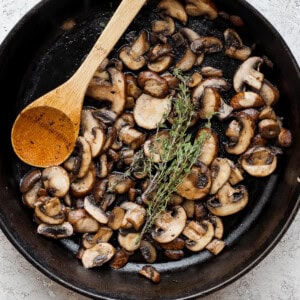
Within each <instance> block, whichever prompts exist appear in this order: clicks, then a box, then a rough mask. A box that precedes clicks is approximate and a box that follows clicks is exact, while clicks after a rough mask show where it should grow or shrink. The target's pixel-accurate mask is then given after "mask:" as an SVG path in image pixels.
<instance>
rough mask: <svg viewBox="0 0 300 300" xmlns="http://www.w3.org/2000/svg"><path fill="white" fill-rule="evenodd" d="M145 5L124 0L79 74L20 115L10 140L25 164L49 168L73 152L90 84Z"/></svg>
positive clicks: (143, 1) (133, 0)
mask: <svg viewBox="0 0 300 300" xmlns="http://www.w3.org/2000/svg"><path fill="white" fill-rule="evenodd" d="M145 2H146V0H123V1H122V2H121V4H120V5H119V7H118V9H117V10H116V12H115V13H114V15H113V17H112V18H111V20H110V21H109V23H108V24H107V26H106V28H105V29H104V31H103V32H102V34H101V36H100V37H99V39H98V40H97V42H96V43H95V45H94V47H93V48H92V50H91V51H90V53H89V54H88V56H87V58H86V59H85V61H84V62H83V64H82V65H81V66H80V68H79V69H78V70H77V71H76V73H75V74H74V75H73V76H72V77H71V78H70V79H69V80H68V81H66V82H65V83H63V84H62V85H60V86H59V87H57V88H56V89H54V90H52V91H51V92H49V93H47V94H46V95H44V96H42V97H40V98H38V99H37V100H35V101H34V102H32V103H31V104H29V105H28V106H27V107H26V108H24V109H23V110H22V112H21V113H20V114H19V115H18V117H17V118H16V120H15V123H14V125H13V128H12V132H11V141H12V146H13V149H14V151H15V153H16V154H17V156H18V157H19V158H20V159H21V160H22V161H24V162H25V163H27V164H29V165H32V166H36V167H48V166H51V165H59V164H61V163H62V162H63V161H65V160H66V159H67V158H68V156H69V155H70V154H71V153H72V151H73V149H74V146H75V142H76V139H77V136H78V132H79V126H80V115H81V109H82V105H83V100H84V95H85V92H86V89H87V87H88V84H89V82H90V80H91V78H92V77H93V74H94V73H95V71H96V70H97V68H98V66H99V65H100V63H101V62H102V61H103V60H104V59H105V58H106V57H107V55H108V54H109V53H110V51H111V50H112V49H113V47H114V46H115V44H116V43H117V42H118V40H119V39H120V37H121V36H122V34H123V33H124V32H125V30H126V29H127V27H128V26H129V24H130V23H131V22H132V20H133V19H134V18H135V16H136V15H137V13H138V12H139V11H140V9H141V8H142V6H143V5H144V4H145Z"/></svg>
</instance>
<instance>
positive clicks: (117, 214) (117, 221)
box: [107, 206, 125, 230]
mask: <svg viewBox="0 0 300 300" xmlns="http://www.w3.org/2000/svg"><path fill="white" fill-rule="evenodd" d="M124 216H125V210H124V209H123V208H121V207H119V206H116V207H114V209H113V210H112V211H111V213H110V214H109V216H108V223H107V225H108V226H109V227H110V228H111V229H113V230H118V229H120V228H121V225H122V223H123V219H124Z"/></svg>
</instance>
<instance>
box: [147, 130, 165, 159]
mask: <svg viewBox="0 0 300 300" xmlns="http://www.w3.org/2000/svg"><path fill="white" fill-rule="evenodd" d="M168 132H169V131H168V130H162V131H159V132H158V133H156V134H154V135H152V136H151V137H150V138H149V139H148V140H147V141H146V142H145V144H144V153H145V155H146V157H149V158H151V160H152V161H153V162H155V163H159V162H161V153H162V147H163V142H164V141H165V140H167V139H168V138H169V133H168Z"/></svg>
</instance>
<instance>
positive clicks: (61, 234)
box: [37, 222, 73, 239]
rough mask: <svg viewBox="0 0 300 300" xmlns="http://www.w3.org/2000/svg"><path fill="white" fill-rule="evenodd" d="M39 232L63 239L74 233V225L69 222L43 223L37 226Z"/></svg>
mask: <svg viewBox="0 0 300 300" xmlns="http://www.w3.org/2000/svg"><path fill="white" fill-rule="evenodd" d="M37 233H38V234H41V235H44V236H46V237H49V238H52V239H62V238H67V237H69V236H71V235H72V234H73V227H72V225H71V224H70V223H68V222H64V223H62V224H59V225H49V224H45V223H41V224H40V225H39V226H38V228H37Z"/></svg>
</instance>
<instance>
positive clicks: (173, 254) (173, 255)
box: [164, 250, 184, 260]
mask: <svg viewBox="0 0 300 300" xmlns="http://www.w3.org/2000/svg"><path fill="white" fill-rule="evenodd" d="M164 254H165V256H166V257H167V258H168V259H169V260H180V259H182V258H183V257H184V252H183V251H182V250H165V251H164Z"/></svg>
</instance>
